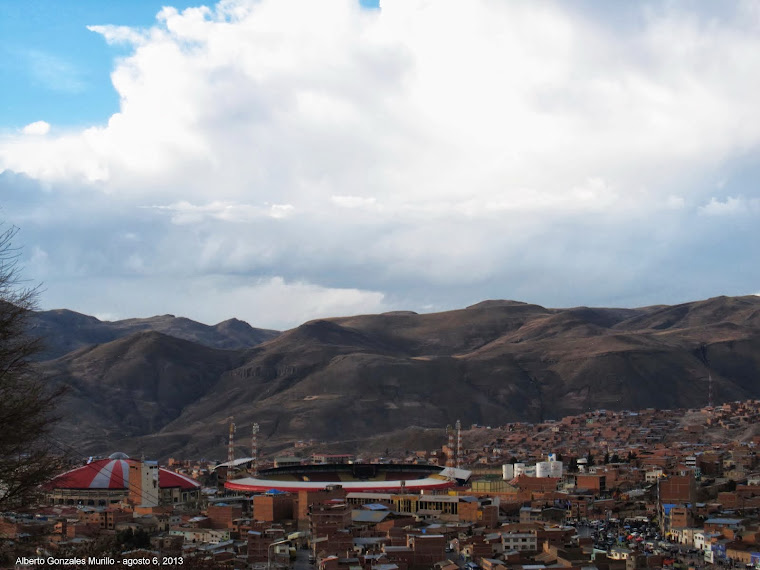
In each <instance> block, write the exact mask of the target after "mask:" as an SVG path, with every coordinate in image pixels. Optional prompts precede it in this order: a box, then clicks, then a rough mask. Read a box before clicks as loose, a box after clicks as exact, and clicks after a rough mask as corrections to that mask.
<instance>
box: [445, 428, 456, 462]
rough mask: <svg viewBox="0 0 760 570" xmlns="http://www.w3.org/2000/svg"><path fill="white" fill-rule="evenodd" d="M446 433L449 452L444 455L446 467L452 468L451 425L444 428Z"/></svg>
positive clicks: (452, 439) (452, 429) (452, 430)
mask: <svg viewBox="0 0 760 570" xmlns="http://www.w3.org/2000/svg"><path fill="white" fill-rule="evenodd" d="M446 433H447V434H449V452H448V453H447V454H446V467H454V466H455V465H456V464H455V462H454V449H455V448H454V428H452V427H451V424H449V425H447V426H446Z"/></svg>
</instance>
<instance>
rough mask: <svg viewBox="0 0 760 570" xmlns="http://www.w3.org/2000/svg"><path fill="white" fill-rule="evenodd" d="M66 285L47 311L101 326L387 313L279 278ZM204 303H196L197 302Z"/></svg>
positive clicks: (363, 295)
mask: <svg viewBox="0 0 760 570" xmlns="http://www.w3.org/2000/svg"><path fill="white" fill-rule="evenodd" d="M87 281H89V280H82V281H67V282H66V285H67V286H68V287H69V288H70V290H71V291H77V290H82V289H84V290H86V291H87V293H86V294H82V295H77V294H76V293H74V294H73V295H72V294H70V293H69V294H66V295H64V294H63V292H62V291H55V292H52V295H51V296H50V297H49V299H48V301H47V303H46V305H47V307H48V308H52V307H57V306H65V307H67V308H70V309H73V310H79V311H82V312H85V313H89V314H94V315H95V316H97V317H98V318H99V319H101V320H118V319H124V318H130V317H137V316H139V317H148V316H153V315H158V314H166V313H171V314H176V315H182V316H185V317H188V318H191V319H194V320H197V321H199V322H203V323H206V324H215V323H217V322H220V321H222V320H225V319H228V318H231V317H237V318H240V319H243V320H246V321H247V322H249V323H251V324H253V325H254V326H267V327H272V328H276V329H279V330H284V329H287V328H291V327H294V326H296V325H299V324H301V323H303V322H305V321H307V320H310V319H316V318H324V317H334V316H338V315H352V314H357V313H361V312H364V311H369V312H382V311H385V310H388V307H387V305H386V304H385V302H384V296H383V294H382V293H379V292H376V291H364V290H359V289H353V288H348V289H342V288H329V287H320V286H318V285H314V284H310V283H306V282H303V281H297V282H289V281H286V280H284V279H283V278H281V277H270V278H261V279H244V278H240V277H234V276H232V277H230V276H228V277H220V276H215V277H211V276H207V277H204V276H198V277H184V278H171V277H168V278H150V277H147V278H145V279H141V280H139V281H135V280H131V281H123V280H120V279H114V278H96V279H94V280H92V282H87ZM201 299H202V300H203V302H199V300H201Z"/></svg>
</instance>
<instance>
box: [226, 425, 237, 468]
mask: <svg viewBox="0 0 760 570" xmlns="http://www.w3.org/2000/svg"><path fill="white" fill-rule="evenodd" d="M234 460H235V422H234V421H233V418H232V416H230V442H229V444H228V446H227V461H234Z"/></svg>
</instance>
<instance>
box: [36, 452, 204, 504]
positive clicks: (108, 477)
mask: <svg viewBox="0 0 760 570" xmlns="http://www.w3.org/2000/svg"><path fill="white" fill-rule="evenodd" d="M44 490H45V494H46V498H47V502H48V504H51V505H84V506H109V505H112V504H116V503H120V502H121V501H124V500H126V499H130V500H132V501H133V502H137V503H145V502H146V499H147V501H148V502H154V503H156V504H180V503H197V502H198V500H199V498H200V484H199V483H198V482H197V481H195V480H193V479H191V478H190V477H186V476H185V475H181V474H179V473H175V472H174V471H169V470H168V469H163V468H159V467H158V465H157V464H156V463H155V462H146V461H139V460H136V459H130V458H129V457H128V456H127V455H125V454H124V453H114V454H113V455H111V456H110V457H107V458H105V459H96V460H94V461H91V462H89V463H87V464H86V465H82V466H81V467H77V468H75V469H72V470H70V471H67V472H65V473H62V474H61V475H58V476H57V477H55V478H54V479H52V480H51V481H50V482H49V483H48V484H47V485H45V487H44Z"/></svg>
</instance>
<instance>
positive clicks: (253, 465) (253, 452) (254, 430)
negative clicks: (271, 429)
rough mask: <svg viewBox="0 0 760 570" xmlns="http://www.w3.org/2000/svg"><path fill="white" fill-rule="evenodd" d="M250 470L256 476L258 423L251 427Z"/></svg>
mask: <svg viewBox="0 0 760 570" xmlns="http://www.w3.org/2000/svg"><path fill="white" fill-rule="evenodd" d="M251 471H253V475H254V476H256V475H257V474H258V472H259V424H257V423H254V424H253V427H252V428H251Z"/></svg>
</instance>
